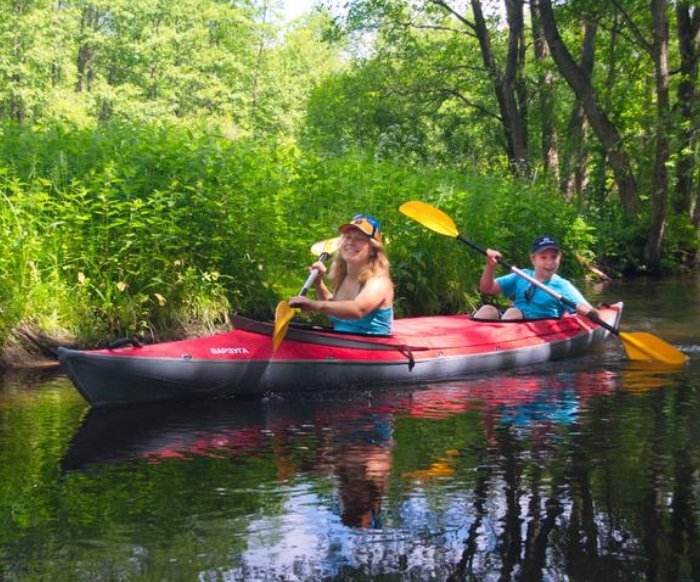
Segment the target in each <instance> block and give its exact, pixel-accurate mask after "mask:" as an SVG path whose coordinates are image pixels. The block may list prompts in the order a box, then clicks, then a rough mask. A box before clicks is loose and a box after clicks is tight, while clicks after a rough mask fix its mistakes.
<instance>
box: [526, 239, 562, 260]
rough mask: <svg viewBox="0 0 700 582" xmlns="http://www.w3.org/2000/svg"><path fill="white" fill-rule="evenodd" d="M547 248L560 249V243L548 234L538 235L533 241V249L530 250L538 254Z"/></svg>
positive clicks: (532, 253) (533, 253)
mask: <svg viewBox="0 0 700 582" xmlns="http://www.w3.org/2000/svg"><path fill="white" fill-rule="evenodd" d="M545 249H554V250H555V251H559V243H558V242H557V241H556V240H554V238H553V237H551V236H549V235H548V234H544V235H542V236H538V237H537V238H536V239H535V242H534V243H532V250H531V251H530V254H531V255H536V254H537V253H539V252H541V251H543V250H545Z"/></svg>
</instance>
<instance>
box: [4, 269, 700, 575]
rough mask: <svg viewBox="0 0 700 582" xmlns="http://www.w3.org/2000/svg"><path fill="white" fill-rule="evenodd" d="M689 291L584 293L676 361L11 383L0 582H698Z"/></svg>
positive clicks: (674, 287)
mask: <svg viewBox="0 0 700 582" xmlns="http://www.w3.org/2000/svg"><path fill="white" fill-rule="evenodd" d="M699 290H700V289H699V286H698V284H697V282H695V281H663V282H652V281H637V282H631V283H630V282H627V283H624V284H622V283H616V284H614V285H612V286H608V287H606V288H602V289H594V290H590V292H589V295H591V296H593V297H597V298H599V299H602V300H608V301H613V300H617V299H623V300H625V301H626V311H625V314H624V317H623V327H624V328H625V329H626V330H627V331H649V332H652V333H654V334H656V335H658V336H660V337H662V338H664V339H665V340H667V341H669V342H671V343H672V344H674V345H676V346H679V347H681V348H682V349H683V350H684V351H686V352H687V353H688V354H689V355H690V357H691V361H690V363H689V364H688V366H687V367H685V368H683V369H680V370H668V369H663V368H659V367H657V366H652V365H649V364H640V363H633V362H629V361H627V360H626V359H625V358H624V351H623V349H622V348H621V346H620V343H619V341H617V340H611V341H609V342H607V343H606V344H605V345H604V346H601V347H600V348H599V349H597V350H596V351H594V352H591V353H588V354H586V355H584V356H582V357H578V358H574V359H571V360H568V361H565V362H556V363H551V364H546V365H541V366H533V367H530V368H522V369H518V370H513V371H508V372H503V373H501V374H489V375H488V376H475V377H473V378H471V379H468V380H464V381H459V382H450V383H443V384H434V385H429V386H417V387H412V388H405V387H404V388H399V389H392V390H381V391H379V390H377V391H371V390H368V391H354V392H353V391H347V392H338V393H335V392H331V393H326V394H320V395H313V394H303V395H296V396H293V397H284V398H282V397H272V398H268V399H265V400H262V401H261V400H211V401H206V402H198V403H189V404H179V405H163V404H159V405H153V406H140V407H138V408H136V409H135V410H131V409H116V410H106V411H99V410H90V409H89V407H88V406H87V405H86V404H85V402H84V401H83V400H82V399H81V397H80V396H79V395H78V394H77V392H76V391H75V390H74V389H73V388H72V386H71V385H70V383H69V382H68V381H67V380H66V379H65V377H64V376H63V375H61V374H54V375H50V376H45V375H44V376H29V377H27V376H7V377H6V378H5V379H4V382H3V384H2V387H1V388H0V493H1V495H0V579H2V580H71V581H72V580H90V581H93V580H202V581H209V580H324V579H346V580H366V579H377V578H381V579H383V580H474V579H478V580H566V579H571V580H593V579H596V578H598V579H601V580H603V579H604V580H606V581H607V580H643V579H649V580H651V579H655V580H691V579H698V578H700V527H699V525H698V519H699V517H700V513H699V511H698V508H699V503H700V422H698V421H699V420H700V356H699V355H698V350H700V345H699V344H700V340H699V339H698V329H700V327H699V324H700V299H698V297H700V294H699V293H698V291H699Z"/></svg>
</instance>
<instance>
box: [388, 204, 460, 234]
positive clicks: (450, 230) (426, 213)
mask: <svg viewBox="0 0 700 582" xmlns="http://www.w3.org/2000/svg"><path fill="white" fill-rule="evenodd" d="M399 210H400V211H401V212H403V213H404V214H405V215H406V216H408V217H409V218H412V219H413V220H415V221H416V222H420V223H421V224H422V225H423V226H425V227H427V228H429V229H430V230H434V231H435V232H437V233H438V234H444V235H445V236H451V237H456V236H457V235H458V234H459V231H458V230H457V226H456V225H455V223H454V221H453V220H452V219H451V218H450V217H449V216H447V214H445V213H444V212H443V211H442V210H438V209H437V208H435V207H434V206H430V204H426V203H425V202H419V201H418V200H412V201H411V202H405V203H404V204H402V205H401V206H400V207H399Z"/></svg>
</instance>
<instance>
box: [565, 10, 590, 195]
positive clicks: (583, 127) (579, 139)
mask: <svg viewBox="0 0 700 582" xmlns="http://www.w3.org/2000/svg"><path fill="white" fill-rule="evenodd" d="M582 26H583V48H582V49H581V69H582V70H583V72H584V74H585V75H586V76H587V77H589V78H590V76H591V74H592V72H593V62H594V57H595V39H596V34H597V32H598V21H597V20H593V21H588V20H586V21H585V22H584V23H583V25H582ZM567 137H568V139H569V143H570V146H569V155H568V157H567V159H566V166H565V167H566V173H565V176H566V184H565V185H564V196H565V198H566V200H573V198H574V196H580V195H581V194H582V193H583V191H584V189H585V188H586V186H587V185H588V181H589V178H590V175H589V167H588V122H587V121H586V115H585V112H584V111H583V105H582V104H581V102H580V101H579V100H578V99H577V100H576V103H575V104H574V107H573V109H572V111H571V115H570V117H569V124H568V127H567Z"/></svg>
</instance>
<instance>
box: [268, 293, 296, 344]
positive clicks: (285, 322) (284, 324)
mask: <svg viewBox="0 0 700 582" xmlns="http://www.w3.org/2000/svg"><path fill="white" fill-rule="evenodd" d="M297 311H298V310H297V309H294V308H293V307H290V305H289V302H288V301H280V302H279V303H278V304H277V308H276V309H275V329H274V331H273V332H272V352H273V353H274V352H276V351H277V348H279V347H280V344H281V343H282V340H283V339H284V336H285V335H287V328H288V327H289V322H290V321H292V318H293V317H294V314H295V313H296V312H297Z"/></svg>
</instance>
